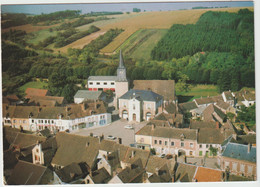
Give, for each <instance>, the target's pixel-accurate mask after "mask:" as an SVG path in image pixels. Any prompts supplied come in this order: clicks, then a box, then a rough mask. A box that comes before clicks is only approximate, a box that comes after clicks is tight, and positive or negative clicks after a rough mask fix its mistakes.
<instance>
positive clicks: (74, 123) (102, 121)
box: [29, 113, 111, 131]
mask: <svg viewBox="0 0 260 187" xmlns="http://www.w3.org/2000/svg"><path fill="white" fill-rule="evenodd" d="M59 118H60V119H35V118H30V119H29V123H30V130H31V131H37V130H43V129H44V128H45V127H47V128H49V129H50V130H51V131H55V130H58V129H59V131H65V130H70V131H73V130H79V129H83V128H90V127H94V126H104V125H108V124H110V123H111V114H110V113H102V114H96V115H91V116H85V117H83V118H76V119H62V118H61V117H59Z"/></svg>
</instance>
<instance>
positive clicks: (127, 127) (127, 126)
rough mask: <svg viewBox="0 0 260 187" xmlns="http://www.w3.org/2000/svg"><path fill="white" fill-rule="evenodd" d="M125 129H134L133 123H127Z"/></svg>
mask: <svg viewBox="0 0 260 187" xmlns="http://www.w3.org/2000/svg"><path fill="white" fill-rule="evenodd" d="M125 129H133V127H132V126H131V125H126V126H125Z"/></svg>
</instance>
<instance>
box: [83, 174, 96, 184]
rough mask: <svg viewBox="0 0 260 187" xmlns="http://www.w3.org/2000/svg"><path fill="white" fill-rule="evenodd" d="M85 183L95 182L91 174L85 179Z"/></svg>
mask: <svg viewBox="0 0 260 187" xmlns="http://www.w3.org/2000/svg"><path fill="white" fill-rule="evenodd" d="M84 181H85V184H95V183H94V181H93V180H92V178H91V177H90V175H88V176H87V177H86V178H85V179H84Z"/></svg>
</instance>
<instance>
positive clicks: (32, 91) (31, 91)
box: [25, 88, 48, 98]
mask: <svg viewBox="0 0 260 187" xmlns="http://www.w3.org/2000/svg"><path fill="white" fill-rule="evenodd" d="M25 93H26V97H27V98H28V97H32V96H47V95H48V90H46V89H37V88H27V89H26V90H25Z"/></svg>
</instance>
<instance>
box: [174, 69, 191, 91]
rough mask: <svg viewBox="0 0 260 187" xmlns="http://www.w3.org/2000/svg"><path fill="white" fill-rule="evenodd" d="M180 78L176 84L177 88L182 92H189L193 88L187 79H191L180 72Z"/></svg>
mask: <svg viewBox="0 0 260 187" xmlns="http://www.w3.org/2000/svg"><path fill="white" fill-rule="evenodd" d="M179 77H180V78H179V80H178V82H177V84H176V89H177V90H179V91H180V92H188V91H190V89H191V85H190V84H187V81H189V77H188V76H187V75H185V74H182V73H179Z"/></svg>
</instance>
